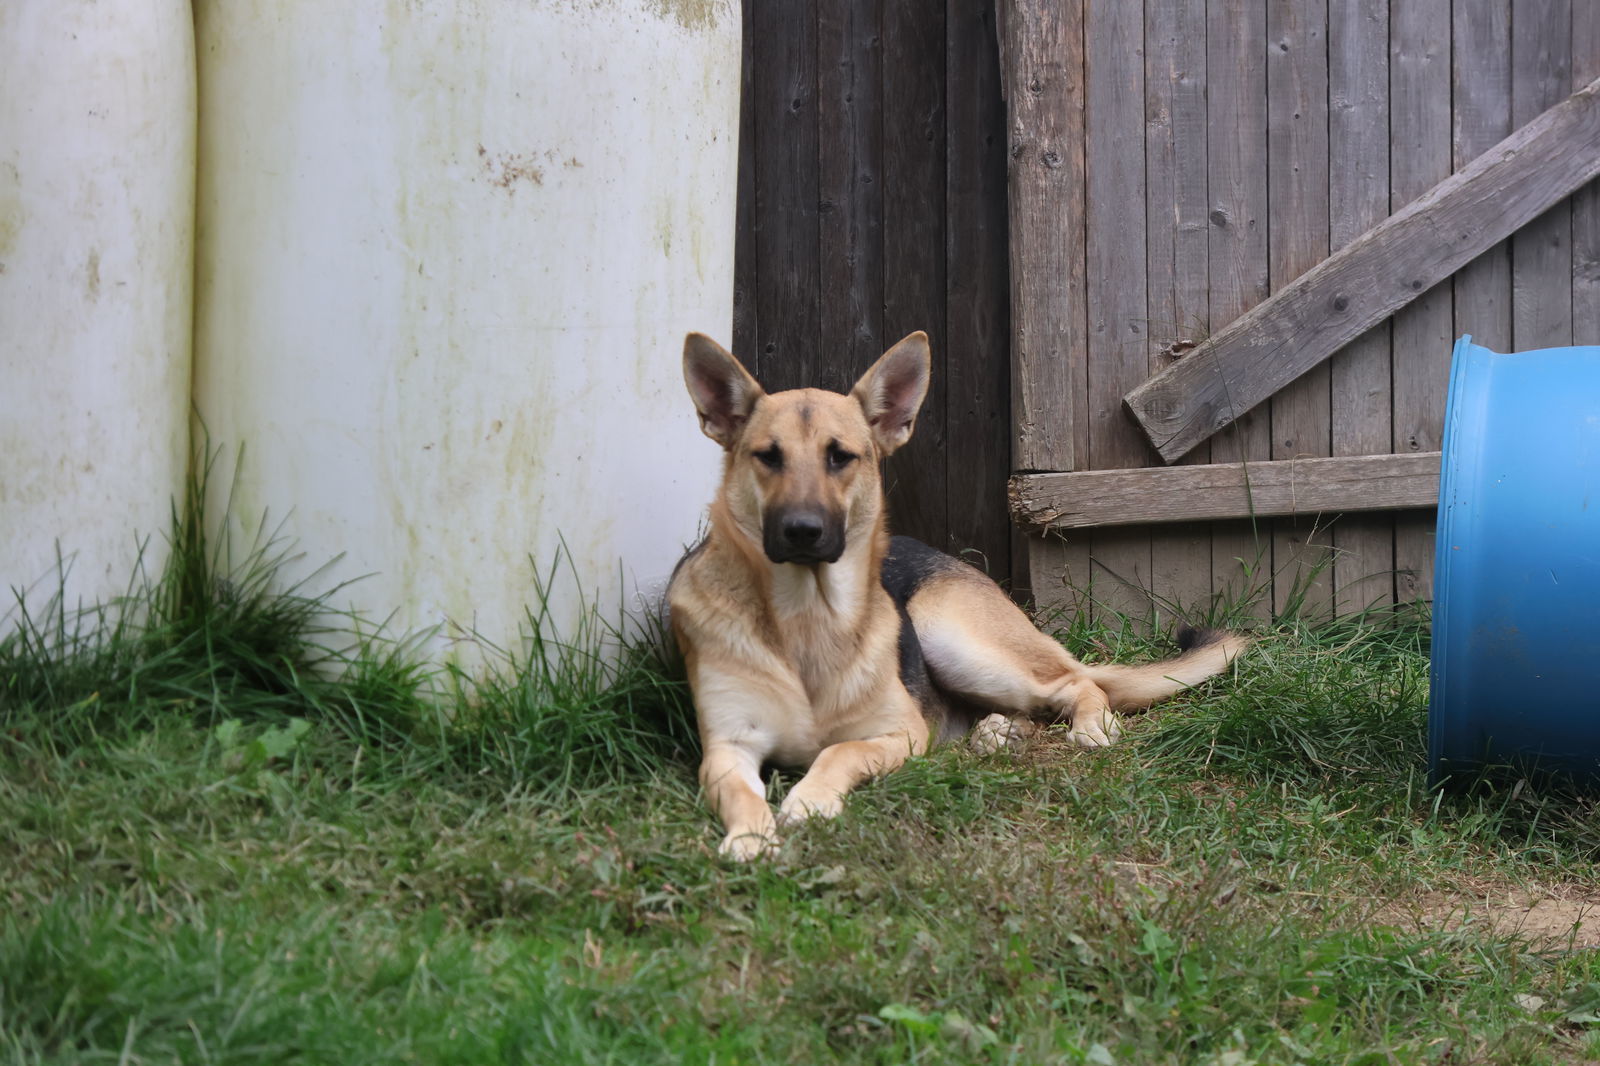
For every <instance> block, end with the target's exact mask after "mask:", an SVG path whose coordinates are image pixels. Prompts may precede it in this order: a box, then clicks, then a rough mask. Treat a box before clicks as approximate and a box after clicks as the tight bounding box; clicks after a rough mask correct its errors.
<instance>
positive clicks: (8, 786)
mask: <svg viewBox="0 0 1600 1066" xmlns="http://www.w3.org/2000/svg"><path fill="white" fill-rule="evenodd" d="M198 510H199V506H198V499H194V500H191V501H190V502H189V504H188V506H186V507H185V508H184V509H182V510H181V511H180V513H179V514H178V515H177V516H176V519H175V532H174V534H173V541H174V543H175V545H176V547H177V551H176V552H175V555H174V562H173V563H172V564H171V565H170V566H169V567H168V568H167V570H166V571H165V572H164V573H163V574H161V575H158V576H157V577H155V578H154V579H152V580H151V581H150V582H148V583H144V582H135V583H134V584H133V585H132V586H130V593H129V597H128V598H127V599H126V600H124V601H123V602H121V603H119V604H115V605H111V606H108V607H107V608H106V609H105V610H101V611H97V612H93V613H91V614H89V615H87V616H83V617H74V616H73V615H71V614H70V613H68V612H64V611H62V610H60V609H59V606H58V607H57V608H56V609H55V610H52V611H49V612H41V615H40V616H39V617H36V618H32V619H24V620H22V624H21V626H20V628H18V629H17V630H15V631H14V632H13V633H12V634H11V635H10V636H7V637H5V638H3V639H0V826H4V829H3V831H0V1062H14V1063H43V1062H51V1063H77V1062H83V1063H90V1062H115V1063H124V1062H125V1063H139V1062H144V1063H158V1062H159V1063H166V1062H183V1063H208V1062H219V1063H220V1062H226V1063H246V1062H262V1063H266V1062H289V1061H294V1062H310V1063H339V1064H356V1063H368V1062H370V1063H395V1062H440V1063H455V1062H495V1063H590V1062H594V1063H604V1062H611V1063H648V1062H663V1063H678V1062H691V1063H711V1062H716V1063H743V1062H749V1063H756V1062H782V1063H788V1062H830V1061H840V1062H869V1063H901V1062H919V1063H943V1062H952V1063H954V1062H963V1063H965V1062H988V1063H1043V1062H1064V1063H1101V1064H1103V1063H1126V1064H1146V1063H1206V1064H1218V1066H1242V1064H1245V1063H1295V1062H1299V1063H1307V1064H1313V1063H1317V1064H1320V1063H1374V1064H1376V1063H1397V1062H1398V1063H1412V1062H1425V1063H1450V1064H1460V1063H1471V1062H1483V1063H1508V1064H1510V1063H1516V1064H1524V1063H1575V1062H1581V1061H1585V1060H1586V1059H1593V1058H1596V1057H1600V959H1597V957H1596V953H1595V951H1593V950H1592V949H1590V948H1588V947H1586V946H1584V945H1585V944H1587V943H1592V942H1593V934H1592V931H1591V932H1589V933H1587V934H1586V936H1587V937H1588V938H1589V939H1588V940H1585V941H1576V940H1573V941H1568V942H1563V941H1562V940H1560V939H1559V938H1557V939H1530V938H1527V937H1519V936H1518V935H1516V934H1514V933H1513V932H1509V931H1505V930H1498V929H1496V928H1495V927H1494V926H1493V925H1492V924H1491V923H1490V921H1489V920H1488V919H1487V918H1486V917H1485V916H1484V912H1483V911H1482V909H1481V908H1475V909H1472V910H1469V911H1467V912H1463V911H1462V910H1461V909H1460V908H1461V907H1462V906H1464V905H1468V904H1472V903H1473V901H1475V900H1479V899H1481V898H1482V897H1484V896H1486V895H1491V896H1496V897H1503V896H1504V895H1505V894H1506V893H1509V892H1514V891H1521V890H1528V891H1533V892H1535V893H1545V894H1556V895H1561V894H1565V895H1567V896H1572V897H1583V898H1587V899H1591V900H1594V899H1596V898H1600V891H1597V878H1596V858H1597V855H1600V828H1597V827H1600V820H1597V818H1596V814H1597V812H1596V810H1595V806H1594V803H1593V801H1592V800H1586V799H1583V798H1581V797H1578V796H1573V795H1568V794H1564V793H1562V792H1561V791H1559V789H1556V788H1554V787H1545V786H1537V785H1532V784H1528V783H1523V784H1522V785H1520V786H1518V787H1515V788H1503V787H1496V786H1493V785H1491V784H1488V783H1482V784H1479V785H1478V786H1476V787H1474V788H1469V789H1466V790H1463V791H1460V792H1455V793H1438V792H1434V791H1430V790H1429V789H1428V788H1427V786H1426V774H1425V768H1424V766H1423V735H1424V728H1425V714H1426V712H1425V702H1426V684H1425V679H1426V667H1427V658H1426V656H1427V648H1426V637H1425V629H1423V628H1422V627H1421V626H1420V625H1418V624H1416V623H1415V622H1411V623H1402V624H1398V625H1383V626H1377V625H1371V624H1368V623H1366V622H1364V621H1362V620H1360V619H1354V620H1346V621H1344V622H1340V623H1335V624H1332V625H1321V626H1315V627H1311V626H1302V625H1295V624H1292V623H1288V624H1284V625H1283V626H1281V627H1280V628H1278V629H1276V630H1274V631H1272V632H1269V633H1266V634H1264V635H1263V637H1262V639H1261V640H1260V642H1259V644H1258V645H1257V647H1256V648H1255V649H1254V650H1253V651H1252V652H1251V653H1250V654H1249V655H1248V656H1247V657H1246V658H1245V659H1244V660H1243V661H1242V662H1241V663H1240V664H1239V667H1238V670H1237V674H1236V676H1234V677H1231V678H1228V679H1224V680H1220V681H1218V682H1214V683H1212V684H1211V685H1209V686H1208V687H1206V688H1205V689H1203V690H1200V691H1196V692H1194V693H1191V694H1188V695H1187V696H1185V697H1184V698H1182V699H1180V700H1177V701H1174V702H1173V703H1171V704H1168V705H1166V706H1164V707H1162V708H1159V709H1157V710H1156V711H1154V712H1152V713H1149V714H1146V715H1143V716H1139V717H1137V718H1133V719H1131V720H1130V721H1129V723H1128V736H1127V739H1126V741H1125V743H1123V744H1122V745H1120V746H1119V747H1117V748H1114V749H1111V750H1109V751H1104V752H1080V751H1077V750H1075V749H1073V748H1071V747H1069V746H1068V745H1066V744H1065V743H1063V742H1061V741H1060V740H1059V739H1057V738H1055V737H1053V736H1049V735H1047V736H1046V737H1045V738H1043V739H1042V740H1040V741H1038V742H1036V743H1035V744H1034V745H1033V746H1032V747H1031V748H1029V749H1028V750H1026V751H1025V752H1023V753H1021V754H1019V755H1016V756H1004V755H1003V756H998V757H993V758H988V759H979V758H976V757H974V756H971V755H969V754H968V753H966V752H965V751H964V750H962V749H960V748H949V749H944V750H941V751H938V752H936V753H934V754H933V755H932V756H930V757H927V758H924V759H920V760H915V761H913V762H912V763H911V764H909V765H908V766H906V767H905V768H904V769H903V770H901V771H899V772H897V773H895V774H893V775H891V776H889V777H888V778H886V779H884V780H882V781H879V782H875V783H873V784H870V785H868V786H866V787H864V788H862V789H861V790H859V791H858V792H857V793H856V794H855V795H854V796H853V797H852V799H851V801H850V803H849V805H848V807H847V809H846V812H845V814H844V815H843V816H842V817H841V818H840V819H838V820H837V821H835V822H832V823H823V824H815V825H810V826H807V827H805V828H804V829H802V830H801V831H798V832H795V833H792V834H790V835H789V838H788V839H787V840H786V841H785V844H784V846H783V848H782V850H781V852H780V853H779V854H778V856H777V857H776V858H775V859H774V860H773V861H770V862H765V863H758V864H754V865H750V866H737V865H730V864H728V863H725V862H722V861H719V860H718V859H717V858H716V857H715V855H714V849H715V846H716V842H717V840H718V839H719V836H720V834H719V832H718V831H717V830H716V828H715V827H714V826H713V824H712V821H711V819H710V817H709V815H708V814H707V812H706V811H705V809H704V807H703V805H702V804H701V802H700V800H699V798H698V796H697V794H696V788H695V784H694V759H695V748H694V741H693V732H692V719H691V712H690V710H689V707H688V701H687V695H686V692H685V689H684V686H683V685H682V682H681V680H680V679H679V678H678V677H677V675H676V674H675V672H674V667H673V665H672V663H671V661H670V658H668V657H665V656H663V655H661V654H659V653H657V652H655V651H653V650H652V649H651V647H650V646H649V645H648V644H647V643H642V642H635V643H634V645H633V647H632V650H631V651H630V652H628V653H627V654H625V655H623V656H621V657H620V659H606V658H604V657H601V656H599V655H598V652H599V650H600V649H601V648H602V647H603V646H605V645H606V644H607V643H610V642H614V641H615V639H616V634H615V633H614V632H612V631H610V630H609V629H608V628H607V627H603V626H599V625H595V626H593V627H591V628H590V629H588V630H586V631H584V632H582V633H579V634H576V635H573V636H572V637H571V638H570V639H568V640H565V641H561V640H556V639H554V638H553V637H552V636H551V635H550V634H548V632H546V630H547V628H548V627H541V626H540V619H539V617H538V616H537V614H535V615H533V616H530V619H529V628H530V639H529V641H528V643H527V645H526V647H524V648H520V649H515V650H514V651H508V652H506V653H505V654H503V655H502V656H501V657H500V658H499V659H498V660H497V665H496V666H495V667H494V668H493V669H492V670H491V671H490V672H489V673H488V674H487V675H485V676H481V677H467V676H465V675H463V674H461V673H459V672H439V671H429V670H424V669H420V668H418V667H417V666H415V665H414V664H412V662H411V660H410V658H409V656H408V653H407V649H406V648H405V647H404V646H396V645H394V644H392V643H388V642H386V641H385V640H383V639H382V638H381V637H376V636H373V635H371V634H370V633H369V634H368V635H367V636H366V637H364V638H357V637H355V636H353V635H352V634H353V620H351V619H348V618H342V617H341V616H339V615H337V614H335V613H333V612H330V611H329V610H328V606H329V603H328V597H327V596H325V595H316V594H309V593H307V592H305V591H304V590H303V589H302V590H291V591H289V592H287V593H286V592H283V591H281V590H277V589H276V587H275V582H274V580H273V579H274V575H275V573H276V571H277V568H278V567H279V566H280V565H281V560H282V558H283V550H282V546H281V545H280V544H278V543H277V542H276V541H275V540H274V539H273V538H272V537H271V536H270V535H267V534H263V535H262V536H259V537H258V538H257V540H256V543H255V544H254V545H253V546H251V547H250V548H249V550H247V551H244V552H242V553H241V554H242V556H243V558H244V561H243V562H242V563H240V564H239V565H237V566H232V567H229V566H227V565H225V564H224V563H223V562H222V556H221V554H220V553H219V552H218V551H217V550H216V549H215V547H214V546H211V545H207V544H206V543H205V541H204V538H203V537H200V536H199V528H200V516H199V514H198ZM546 580H547V581H548V580H549V578H548V577H547V578H546ZM535 598H536V599H537V597H535ZM1067 639H1068V641H1069V643H1070V644H1071V645H1072V646H1073V649H1074V651H1076V652H1078V653H1080V654H1083V655H1085V656H1089V657H1103V656H1108V655H1115V656H1117V657H1119V658H1120V657H1137V656H1141V655H1153V654H1160V653H1162V652H1163V651H1165V650H1170V649H1169V648H1166V647H1165V646H1164V645H1162V644H1161V642H1160V641H1159V640H1149V639H1144V638H1140V637H1138V636H1136V635H1132V634H1131V633H1130V632H1128V631H1126V630H1112V629H1108V628H1105V627H1095V626H1092V625H1088V624H1079V625H1076V626H1074V627H1073V628H1072V629H1071V630H1070V631H1069V633H1068V634H1067ZM792 781H793V776H792V775H787V776H781V775H775V777H774V781H773V789H774V796H775V797H776V796H777V795H778V794H779V793H780V791H781V789H782V788H783V787H786V786H787V784H789V783H792ZM1452 911H1453V912H1454V915H1455V916H1454V917H1453V918H1452V917H1450V915H1451V913H1452ZM1463 913H1465V916H1464V917H1463Z"/></svg>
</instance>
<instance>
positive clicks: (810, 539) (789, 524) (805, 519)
mask: <svg viewBox="0 0 1600 1066" xmlns="http://www.w3.org/2000/svg"><path fill="white" fill-rule="evenodd" d="M783 539H784V542H785V543H786V544H788V545H789V546H790V547H791V548H814V547H816V546H817V541H819V540H821V539H822V516H821V515H815V514H796V515H789V516H787V517H785V518H784V520H783Z"/></svg>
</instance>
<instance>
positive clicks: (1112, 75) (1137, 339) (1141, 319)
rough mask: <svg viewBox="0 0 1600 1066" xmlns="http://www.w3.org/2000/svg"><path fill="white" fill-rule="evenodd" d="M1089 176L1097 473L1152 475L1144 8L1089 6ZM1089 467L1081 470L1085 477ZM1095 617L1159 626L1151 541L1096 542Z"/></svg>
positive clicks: (1107, 537)
mask: <svg viewBox="0 0 1600 1066" xmlns="http://www.w3.org/2000/svg"><path fill="white" fill-rule="evenodd" d="M1086 16H1087V21H1086V22H1085V25H1084V61H1085V67H1086V71H1087V78H1088V96H1087V101H1086V111H1085V141H1084V169H1085V176H1086V190H1087V197H1088V202H1087V210H1086V213H1085V249H1086V250H1085V256H1086V258H1087V280H1088V300H1089V336H1088V359H1089V463H1088V465H1089V467H1090V468H1091V469H1096V470H1116V469H1123V468H1126V467H1138V466H1147V465H1149V463H1150V462H1151V460H1152V459H1153V458H1154V457H1153V456H1152V455H1151V454H1150V449H1149V446H1148V445H1147V444H1146V443H1145V442H1144V439H1143V435H1142V434H1140V433H1139V431H1138V428H1137V427H1135V426H1133V425H1131V424H1129V422H1128V420H1127V418H1126V417H1125V416H1124V415H1123V413H1122V394H1123V393H1124V392H1126V391H1128V389H1130V388H1132V387H1134V386H1135V385H1137V384H1138V383H1139V382H1141V381H1143V380H1145V378H1147V377H1148V376H1149V363H1150V355H1149V348H1148V342H1147V337H1148V333H1147V330H1146V325H1145V322H1146V318H1147V317H1148V315H1149V308H1148V306H1147V305H1146V302H1145V262H1144V244H1145V216H1144V165H1145V160H1144V139H1143V138H1142V137H1141V136H1140V133H1141V132H1142V131H1143V129H1144V65H1143V64H1142V63H1141V62H1140V61H1139V55H1140V51H1141V49H1142V48H1143V46H1144V10H1143V5H1142V4H1090V5H1089V6H1088V8H1087V10H1086ZM1082 465H1083V464H1082V463H1081V461H1080V463H1079V466H1080V467H1081V466H1082ZM1091 550H1092V552H1093V555H1094V561H1095V574H1096V580H1095V589H1096V591H1095V610H1096V611H1097V612H1109V613H1110V614H1113V615H1123V616H1126V617H1127V618H1128V619H1130V620H1131V621H1133V622H1134V623H1135V624H1137V625H1144V624H1147V623H1148V622H1150V621H1151V620H1152V619H1151V601H1150V595H1149V591H1148V590H1149V582H1150V534H1149V532H1148V531H1145V530H1118V531H1116V532H1111V533H1106V534H1104V535H1096V536H1095V538H1094V540H1093V544H1092V547H1091Z"/></svg>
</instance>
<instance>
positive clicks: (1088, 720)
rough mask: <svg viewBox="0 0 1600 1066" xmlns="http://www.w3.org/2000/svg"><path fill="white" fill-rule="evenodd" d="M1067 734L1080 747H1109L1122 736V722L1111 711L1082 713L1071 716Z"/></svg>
mask: <svg viewBox="0 0 1600 1066" xmlns="http://www.w3.org/2000/svg"><path fill="white" fill-rule="evenodd" d="M1067 736H1068V738H1070V739H1071V741H1072V742H1073V743H1074V744H1076V745H1078V747H1080V748H1109V747H1110V746H1111V745H1113V744H1115V743H1116V742H1117V738H1118V737H1120V736H1122V723H1121V722H1120V721H1118V720H1117V716H1116V714H1115V713H1114V712H1112V711H1101V712H1099V713H1098V714H1082V715H1078V716H1076V717H1074V718H1073V720H1072V725H1071V726H1069V727H1068V733H1067Z"/></svg>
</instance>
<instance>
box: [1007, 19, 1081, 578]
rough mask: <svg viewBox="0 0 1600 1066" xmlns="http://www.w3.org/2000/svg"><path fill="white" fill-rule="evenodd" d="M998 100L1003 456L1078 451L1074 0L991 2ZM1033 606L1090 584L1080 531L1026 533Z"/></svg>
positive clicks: (1060, 465) (1077, 454)
mask: <svg viewBox="0 0 1600 1066" xmlns="http://www.w3.org/2000/svg"><path fill="white" fill-rule="evenodd" d="M996 6H997V10H998V13H999V38H1000V46H1001V48H1000V54H1001V65H1000V74H1001V82H1002V88H1003V89H1004V91H1005V97H1006V109H1007V127H1008V132H1007V145H1006V150H1007V155H1008V157H1009V160H1010V162H1009V165H1008V170H1007V182H1008V192H1009V197H1008V200H1009V215H1008V217H1009V220H1010V221H1009V238H1010V239H1009V242H1008V243H1009V245H1010V249H1011V344H1010V352H1011V360H1010V364H1011V421H1012V425H1013V437H1012V453H1011V465H1012V469H1014V470H1072V469H1074V468H1075V467H1076V465H1077V462H1078V460H1079V459H1080V458H1081V459H1082V460H1083V461H1085V462H1087V460H1088V451H1089V448H1088V421H1089V419H1088V409H1087V393H1088V390H1087V369H1086V361H1085V359H1084V348H1085V340H1084V337H1085V333H1086V332H1087V328H1088V327H1087V318H1088V307H1087V304H1086V302H1085V279H1084V257H1083V240H1084V203H1083V186H1084V170H1083V165H1084V164H1083V123H1084V115H1083V74H1084V71H1083V0H1059V2H1057V0H997V5H996ZM1026 550H1027V567H1028V576H1027V586H1028V588H1029V590H1030V592H1031V594H1032V596H1033V598H1034V600H1035V602H1036V603H1039V604H1051V605H1055V606H1058V607H1059V606H1062V605H1069V604H1070V605H1071V606H1073V607H1074V609H1075V608H1076V606H1077V604H1078V598H1077V597H1078V594H1077V593H1076V592H1074V591H1070V590H1075V589H1077V588H1078V586H1079V584H1080V583H1081V586H1082V590H1083V595H1084V596H1087V595H1088V592H1089V589H1090V574H1089V552H1088V539H1087V538H1074V540H1073V541H1071V542H1063V541H1050V542H1045V541H1044V540H1042V539H1041V538H1038V537H1030V538H1028V540H1027V545H1026Z"/></svg>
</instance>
